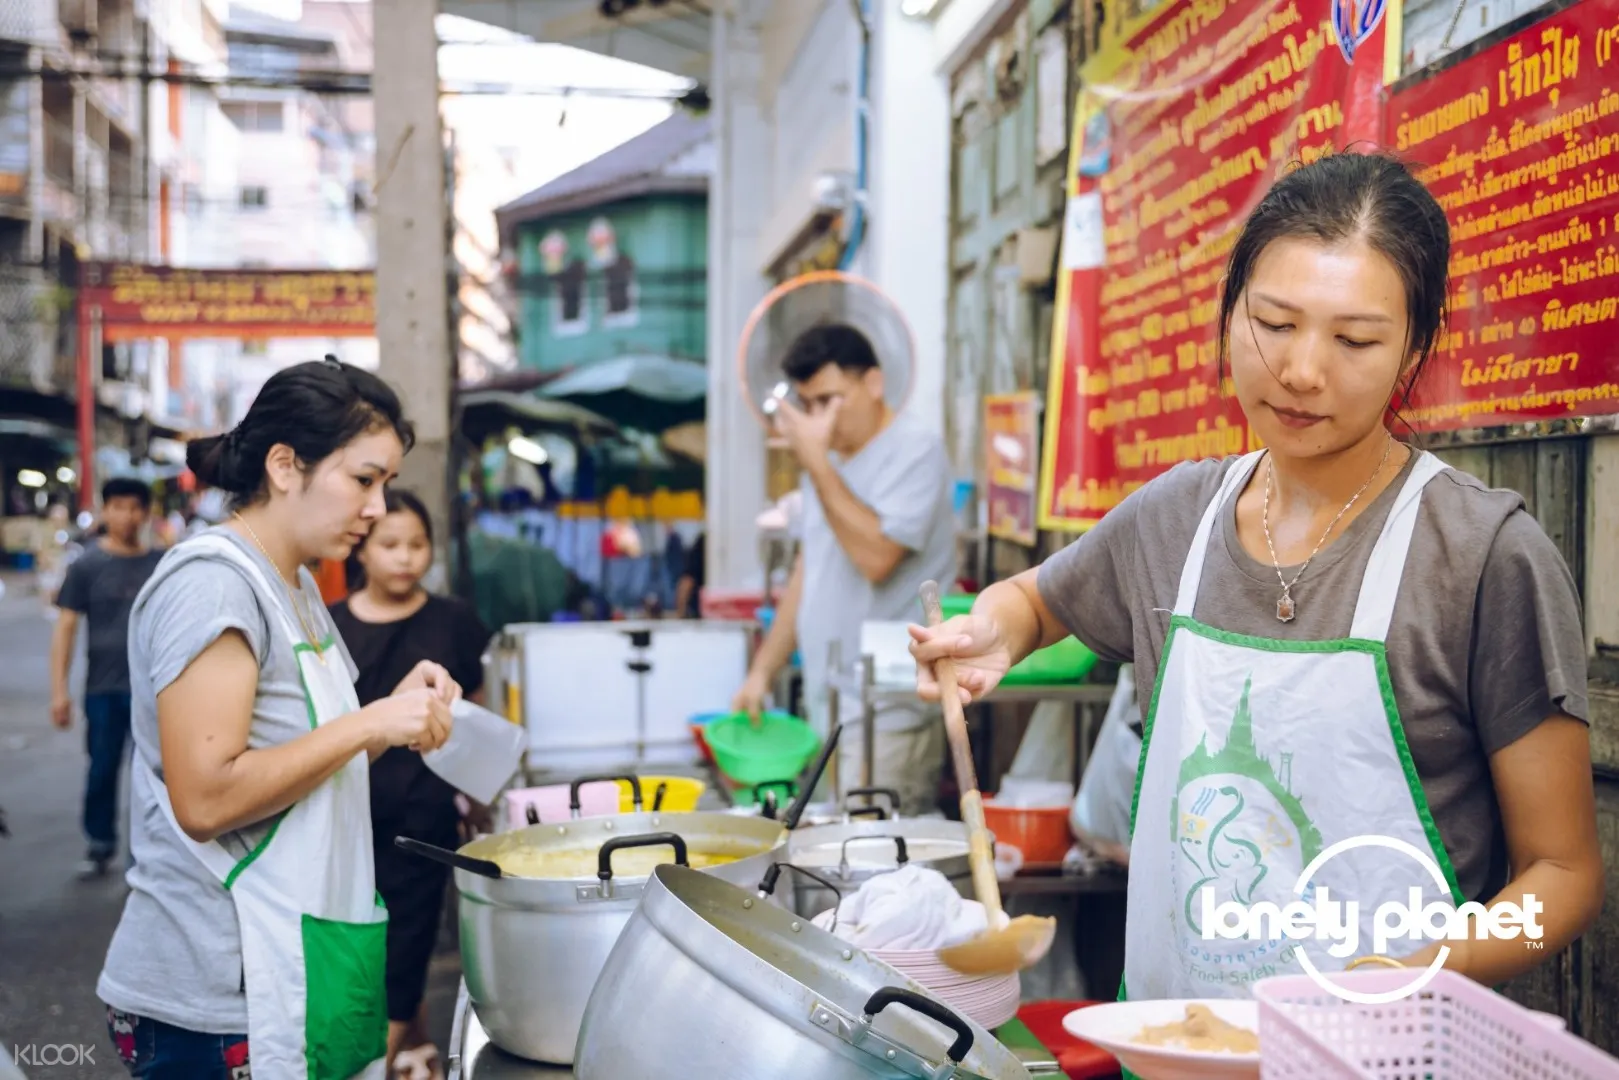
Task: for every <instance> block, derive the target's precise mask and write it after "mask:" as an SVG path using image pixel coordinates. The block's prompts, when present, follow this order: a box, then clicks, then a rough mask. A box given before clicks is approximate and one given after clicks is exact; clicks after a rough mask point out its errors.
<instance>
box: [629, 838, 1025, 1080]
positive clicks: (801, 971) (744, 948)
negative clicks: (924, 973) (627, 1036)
mask: <svg viewBox="0 0 1619 1080" xmlns="http://www.w3.org/2000/svg"><path fill="white" fill-rule="evenodd" d="M636 917H637V918H645V919H646V920H647V921H649V922H650V923H652V925H653V926H655V927H656V928H657V930H658V931H659V932H660V933H661V934H662V935H663V936H664V937H666V938H667V939H668V940H669V941H671V942H673V943H674V944H676V945H678V946H679V947H680V948H681V950H682V951H683V952H684V953H685V954H686V955H687V956H688V957H690V958H691V960H692V962H693V963H695V964H697V965H699V966H700V967H702V968H703V969H704V970H706V971H707V972H708V973H709V974H710V975H711V976H713V977H714V978H716V979H718V980H720V981H722V982H724V983H726V984H728V985H730V986H731V987H732V988H734V989H736V990H737V991H739V992H741V993H744V994H747V995H748V996H749V997H751V998H752V999H753V1000H754V1001H755V1003H757V1004H758V1005H759V1006H761V1007H762V1008H765V1009H768V1010H769V1011H770V1012H771V1013H773V1014H774V1015H775V1016H776V1017H777V1018H778V1019H780V1020H781V1021H783V1022H784V1023H787V1024H790V1025H792V1026H793V1027H795V1028H797V1029H798V1030H800V1031H803V1032H806V1033H813V1034H814V1035H815V1036H816V1037H818V1038H830V1039H835V1040H838V1041H839V1042H842V1043H844V1044H846V1045H848V1046H850V1047H853V1048H854V1049H855V1050H857V1051H859V1052H860V1053H862V1054H867V1055H870V1057H871V1058H872V1059H873V1060H872V1062H871V1068H870V1071H871V1072H872V1074H873V1075H876V1076H892V1075H894V1073H895V1072H896V1071H898V1072H899V1073H901V1074H902V1075H906V1076H912V1077H919V1078H928V1080H949V1078H951V1077H959V1078H962V1080H972V1078H976V1080H1028V1077H1029V1073H1028V1070H1027V1069H1025V1068H1024V1066H1023V1064H1022V1063H1021V1062H1020V1061H1019V1060H1018V1058H1017V1056H1016V1055H1014V1054H1013V1053H1011V1052H1010V1051H1009V1050H1007V1049H1006V1047H1004V1046H1002V1045H1001V1044H1000V1043H999V1042H997V1041H996V1040H995V1037H994V1036H993V1035H991V1034H990V1033H989V1032H988V1031H985V1030H984V1029H983V1028H981V1027H979V1026H978V1025H977V1024H975V1023H973V1022H972V1021H971V1020H969V1019H967V1018H966V1017H963V1016H961V1015H959V1014H958V1013H954V1012H952V1011H951V1010H950V1009H949V1008H948V1007H946V1006H944V1005H943V1004H941V1003H940V1002H938V1001H937V999H935V998H933V997H932V996H931V995H930V994H929V993H928V991H927V990H926V989H925V988H924V987H922V986H921V984H919V983H916V982H913V981H911V980H910V979H908V978H906V977H905V976H904V975H902V974H900V973H899V972H898V971H896V970H895V969H894V968H891V967H889V966H888V965H887V964H884V963H881V962H880V961H877V960H874V959H872V958H871V957H870V956H869V955H867V954H866V953H864V952H862V951H860V950H859V949H856V948H853V947H852V946H850V945H849V944H848V943H847V942H845V941H842V940H840V939H838V938H836V937H834V936H833V935H831V934H829V933H827V932H826V931H824V930H822V929H820V928H819V927H817V926H815V925H814V924H813V923H811V922H810V921H809V920H807V919H803V918H801V917H799V916H796V915H794V914H792V913H791V912H789V911H786V910H785V909H783V908H780V907H778V906H777V905H775V904H773V903H770V902H769V901H767V900H764V899H762V898H760V897H759V896H758V895H757V893H756V892H750V891H748V890H746V889H741V888H738V887H737V886H735V885H732V884H730V883H728V882H725V881H722V880H720V879H718V878H715V877H712V876H710V875H707V874H702V873H699V872H697V871H694V870H690V869H687V868H685V867H680V866H668V865H666V866H660V867H658V868H657V869H656V870H655V871H653V874H652V878H651V880H650V881H649V882H648V885H647V890H646V894H645V896H644V898H643V899H642V902H641V907H640V910H639V912H638V914H637V916H636ZM893 991H903V995H901V996H902V997H905V998H910V999H911V1001H910V1002H909V1003H908V1002H906V1001H903V1000H902V1001H899V1002H893V1003H888V1002H884V1001H883V1000H882V999H881V997H880V996H879V995H880V992H889V993H890V994H891V992H893ZM917 999H922V1000H917ZM920 1006H926V1007H928V1008H930V1009H931V1010H932V1014H930V1015H928V1016H924V1015H923V1014H922V1013H921V1012H918V1011H917V1008H918V1007H920ZM935 1017H948V1018H949V1021H950V1023H949V1025H948V1026H947V1025H946V1024H945V1023H942V1022H941V1021H940V1019H937V1018H935ZM969 1044H970V1045H969ZM964 1047H965V1049H963V1048H964ZM953 1054H959V1062H958V1063H956V1064H954V1065H952V1055H953Z"/></svg>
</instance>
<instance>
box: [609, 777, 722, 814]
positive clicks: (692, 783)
mask: <svg viewBox="0 0 1619 1080" xmlns="http://www.w3.org/2000/svg"><path fill="white" fill-rule="evenodd" d="M640 780H641V799H642V801H644V802H645V803H646V805H645V806H644V807H642V809H643V810H648V811H650V810H651V809H652V804H653V802H654V801H655V800H656V799H657V794H658V785H659V784H668V785H669V788H668V790H667V791H665V792H664V793H663V808H662V810H663V812H664V813H668V814H689V813H691V812H692V811H693V810H696V809H697V801H698V800H699V799H701V798H702V797H703V792H705V791H707V790H708V785H707V784H705V783H703V782H702V781H701V780H694V779H692V778H691V777H689V776H643V777H641V778H640ZM618 812H619V813H621V814H633V813H635V793H634V792H633V791H631V790H630V783H629V781H628V780H620V781H619V782H618Z"/></svg>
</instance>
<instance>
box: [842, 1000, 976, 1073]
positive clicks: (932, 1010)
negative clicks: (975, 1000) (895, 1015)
mask: <svg viewBox="0 0 1619 1080" xmlns="http://www.w3.org/2000/svg"><path fill="white" fill-rule="evenodd" d="M890 1005H904V1006H905V1007H906V1008H908V1009H912V1010H914V1011H916V1012H919V1013H921V1014H922V1015H923V1016H925V1017H927V1018H928V1019H930V1020H937V1021H938V1022H939V1023H941V1024H943V1025H944V1026H945V1027H947V1028H949V1029H950V1030H951V1031H952V1032H954V1033H955V1036H956V1041H955V1042H953V1043H951V1044H950V1049H948V1050H946V1051H945V1052H944V1056H945V1057H947V1058H949V1059H950V1060H951V1061H952V1062H954V1063H955V1064H957V1065H960V1064H961V1059H962V1058H964V1057H966V1056H967V1053H968V1051H970V1050H972V1048H973V1029H972V1028H970V1027H968V1026H967V1022H966V1021H965V1020H963V1019H962V1018H961V1017H959V1016H957V1015H956V1014H955V1013H953V1012H951V1011H950V1010H949V1009H947V1008H945V1007H944V1006H943V1005H941V1004H939V1003H938V1002H937V1001H934V1000H933V999H932V998H928V997H923V996H922V995H921V994H915V993H912V992H911V991H909V990H904V989H901V988H900V987H898V986H885V987H883V988H882V989H881V990H879V991H877V992H876V993H875V994H873V995H871V1000H870V1001H867V1002H866V1010H865V1011H866V1023H867V1024H870V1023H871V1022H872V1020H874V1019H875V1018H876V1016H877V1014H878V1013H880V1012H882V1011H883V1010H884V1009H886V1008H888V1007H889V1006H890Z"/></svg>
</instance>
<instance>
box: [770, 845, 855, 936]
mask: <svg viewBox="0 0 1619 1080" xmlns="http://www.w3.org/2000/svg"><path fill="white" fill-rule="evenodd" d="M783 870H791V871H793V872H794V873H795V874H803V875H804V876H805V877H807V878H809V879H810V880H811V881H816V882H819V883H820V884H822V885H824V886H825V887H826V888H828V889H831V890H832V895H833V896H835V897H837V898H838V902H837V903H836V904H834V905H833V907H832V926H831V928H830V929H829V930H828V931H827V932H828V933H831V934H836V933H837V932H838V912H839V911H840V910H842V908H843V890H842V889H840V888H838V887H837V886H836V885H834V884H832V883H831V882H830V881H828V880H827V879H826V878H824V877H822V876H821V875H820V874H817V873H816V872H815V871H813V870H806V869H804V868H803V867H802V866H795V865H794V864H793V863H787V862H773V863H771V864H770V869H768V870H766V871H765V877H764V880H763V881H761V882H759V896H760V898H761V899H762V898H764V897H767V896H774V895H775V894H776V884H777V883H778V882H779V881H780V880H781V872H782V871H783Z"/></svg>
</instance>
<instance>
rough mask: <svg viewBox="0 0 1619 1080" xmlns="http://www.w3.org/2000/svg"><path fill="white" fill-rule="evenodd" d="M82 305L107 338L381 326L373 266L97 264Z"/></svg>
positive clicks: (365, 331) (348, 331) (340, 333)
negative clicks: (233, 267)
mask: <svg viewBox="0 0 1619 1080" xmlns="http://www.w3.org/2000/svg"><path fill="white" fill-rule="evenodd" d="M80 302H81V303H82V304H84V305H86V306H87V308H88V309H89V310H91V311H99V312H100V316H101V326H102V336H103V337H104V338H105V339H106V340H108V341H120V340H129V339H132V338H151V337H168V338H184V337H215V338H232V337H234V338H244V337H245V338H266V337H367V336H369V335H371V334H372V333H374V332H375V326H376V318H377V316H376V276H375V275H374V274H373V273H372V272H371V271H369V270H364V271H358V270H356V271H347V270H183V269H178V268H175V267H168V266H134V265H129V264H123V263H96V264H90V265H88V266H86V267H85V269H84V284H83V287H82V288H81V290H80Z"/></svg>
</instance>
